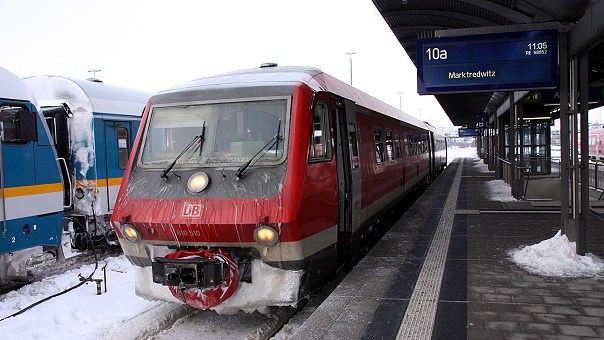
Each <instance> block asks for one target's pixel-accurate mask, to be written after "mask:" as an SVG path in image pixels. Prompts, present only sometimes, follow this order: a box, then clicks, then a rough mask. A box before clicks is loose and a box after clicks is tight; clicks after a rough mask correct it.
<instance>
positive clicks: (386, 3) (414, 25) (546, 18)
mask: <svg viewBox="0 0 604 340" xmlns="http://www.w3.org/2000/svg"><path fill="white" fill-rule="evenodd" d="M373 3H374V4H375V6H376V8H377V9H378V11H379V12H380V13H381V15H382V16H383V17H384V20H385V21H386V23H387V24H388V25H389V26H390V28H391V29H392V32H393V33H394V35H395V36H396V37H397V39H398V40H399V41H400V43H401V45H402V46H403V48H404V49H405V51H406V52H407V54H408V55H409V58H411V60H412V61H413V63H414V64H415V65H416V66H417V61H416V40H417V39H420V38H432V37H435V36H437V35H441V34H446V31H449V30H459V31H458V32H460V33H464V31H463V30H466V31H467V34H468V35H470V34H481V33H493V32H495V31H496V30H497V28H503V27H510V28H514V26H516V27H515V28H517V29H527V30H536V29H544V28H552V27H556V28H557V29H559V30H560V31H565V32H568V41H569V44H568V53H569V54H568V55H569V58H570V57H573V56H576V55H579V54H584V53H588V55H589V67H590V73H589V86H590V87H602V86H604V43H603V41H604V0H555V1H553V0H552V1H543V0H373ZM506 98H507V94H504V93H501V92H478V93H464V94H438V95H436V99H437V100H438V101H439V103H440V104H441V106H442V108H443V109H444V111H445V112H446V113H447V115H448V116H449V118H450V119H451V121H452V122H453V124H454V125H458V126H468V127H471V126H474V125H475V124H476V115H477V114H478V113H480V112H487V113H489V114H493V113H495V112H496V111H497V109H498V107H499V106H500V105H501V104H502V103H503V101H504V100H505V99H506ZM598 105H601V103H599V104H598Z"/></svg>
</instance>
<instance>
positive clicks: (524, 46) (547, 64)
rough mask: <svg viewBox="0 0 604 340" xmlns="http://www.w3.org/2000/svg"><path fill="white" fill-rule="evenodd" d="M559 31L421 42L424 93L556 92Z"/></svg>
mask: <svg viewBox="0 0 604 340" xmlns="http://www.w3.org/2000/svg"><path fill="white" fill-rule="evenodd" d="M557 83H558V43H557V31H556V30H544V31H530V32H511V33H497V34H480V35H470V36H467V35H466V36H460V37H442V38H431V39H418V40H417V90H418V93H420V94H435V93H455V92H479V91H493V90H497V91H501V90H505V91H513V90H528V89H545V88H555V87H556V86H557Z"/></svg>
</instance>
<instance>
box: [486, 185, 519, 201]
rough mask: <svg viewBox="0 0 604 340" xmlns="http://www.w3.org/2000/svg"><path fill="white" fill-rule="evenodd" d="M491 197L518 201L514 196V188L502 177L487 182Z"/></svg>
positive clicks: (497, 199)
mask: <svg viewBox="0 0 604 340" xmlns="http://www.w3.org/2000/svg"><path fill="white" fill-rule="evenodd" d="M485 185H486V187H487V192H488V193H489V199H490V200H491V201H499V202H515V201H517V200H516V199H515V198H514V197H513V196H512V188H511V187H510V186H509V185H507V183H505V182H504V181H503V180H501V179H494V180H492V181H488V182H486V183H485Z"/></svg>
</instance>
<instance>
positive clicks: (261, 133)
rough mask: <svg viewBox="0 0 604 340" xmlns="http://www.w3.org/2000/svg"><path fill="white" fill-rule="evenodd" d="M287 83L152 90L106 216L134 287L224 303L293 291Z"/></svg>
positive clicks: (256, 303) (278, 300) (252, 303)
mask: <svg viewBox="0 0 604 340" xmlns="http://www.w3.org/2000/svg"><path fill="white" fill-rule="evenodd" d="M252 77H253V76H252ZM246 79H247V78H246ZM210 82H211V81H210ZM227 83H228V81H227ZM294 90H295V86H293V85H291V86H273V85H266V86H265V85H262V86H258V85H256V86H246V85H242V86H235V85H221V86H216V85H213V84H208V83H207V81H206V82H204V81H202V82H201V83H199V82H198V83H196V84H193V85H187V86H183V87H181V88H179V89H175V90H169V91H167V92H163V93H160V94H158V95H156V96H154V97H153V98H152V100H151V101H150V104H149V106H148V107H147V109H146V112H145V114H144V115H143V125H141V126H144V127H142V128H141V129H140V131H139V133H138V136H137V141H136V142H135V150H133V153H132V155H131V157H130V159H129V164H128V168H127V170H126V174H125V177H124V183H123V184H122V187H121V189H120V193H119V195H118V200H117V202H116V206H115V211H114V214H113V216H112V219H111V220H112V224H113V227H114V229H115V230H116V232H117V234H118V235H119V241H120V244H121V246H122V248H123V250H124V252H125V254H126V256H127V257H128V258H129V259H130V261H131V262H132V263H133V264H134V265H136V266H137V278H136V291H137V294H139V295H141V296H144V297H147V298H151V299H159V300H167V301H174V302H178V301H180V302H181V303H187V304H188V305H190V306H193V307H195V308H199V309H208V308H212V309H217V310H219V309H222V310H227V311H228V309H230V308H233V309H236V310H239V309H242V310H261V309H262V308H265V307H267V306H284V305H295V304H296V303H297V302H298V300H299V298H300V295H301V294H302V293H303V292H302V291H301V290H300V287H302V286H304V283H303V282H302V281H303V280H304V270H303V268H304V262H305V258H304V257H305V255H304V254H305V251H304V249H302V248H304V246H303V244H302V243H301V242H297V240H298V239H299V238H300V237H301V236H300V235H299V233H298V232H297V231H296V230H297V228H295V227H294V226H293V223H294V222H293V221H294V219H295V212H294V210H295V209H293V206H295V205H296V204H297V202H296V200H297V195H295V194H293V193H292V192H293V191H295V190H294V189H292V187H295V186H296V185H295V184H292V183H291V177H288V176H287V173H288V170H287V169H288V162H291V159H290V158H291V157H288V149H289V144H290V142H289V141H290V140H292V139H291V138H293V137H294V136H290V125H292V123H291V112H292V106H293V105H292V98H293V92H294ZM309 98H310V95H309ZM307 103H308V101H306V104H307ZM308 124H309V126H310V123H308ZM298 138H299V137H298ZM306 138H308V137H306ZM288 178H289V180H288Z"/></svg>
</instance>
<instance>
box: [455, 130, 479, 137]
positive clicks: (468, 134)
mask: <svg viewBox="0 0 604 340" xmlns="http://www.w3.org/2000/svg"><path fill="white" fill-rule="evenodd" d="M457 135H458V136H459V137H478V136H480V130H479V129H478V128H460V129H457Z"/></svg>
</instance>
